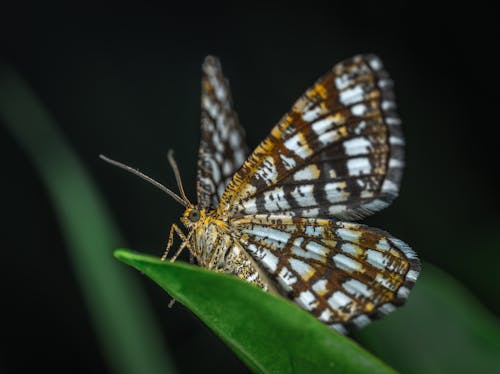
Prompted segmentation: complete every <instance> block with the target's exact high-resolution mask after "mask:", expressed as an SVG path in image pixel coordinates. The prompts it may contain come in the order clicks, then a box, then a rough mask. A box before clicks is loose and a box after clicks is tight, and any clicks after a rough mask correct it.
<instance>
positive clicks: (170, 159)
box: [167, 149, 191, 204]
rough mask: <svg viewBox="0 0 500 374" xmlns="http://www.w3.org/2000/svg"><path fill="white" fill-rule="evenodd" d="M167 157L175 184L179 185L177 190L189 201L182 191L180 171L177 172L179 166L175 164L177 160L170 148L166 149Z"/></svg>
mask: <svg viewBox="0 0 500 374" xmlns="http://www.w3.org/2000/svg"><path fill="white" fill-rule="evenodd" d="M167 157H168V162H169V163H170V166H171V167H172V169H173V171H174V175H175V180H176V181H177V186H178V187H179V191H180V193H181V196H182V198H183V199H184V200H186V201H187V202H188V203H189V199H188V198H187V197H186V194H185V193H184V187H183V186H182V179H181V173H180V172H179V167H178V166H177V162H175V159H174V151H173V149H170V150H169V151H168V154H167ZM189 204H191V203H189Z"/></svg>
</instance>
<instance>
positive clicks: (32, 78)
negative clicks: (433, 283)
mask: <svg viewBox="0 0 500 374" xmlns="http://www.w3.org/2000/svg"><path fill="white" fill-rule="evenodd" d="M495 29H496V27H495V20H493V14H492V13H491V11H489V10H488V9H484V8H481V7H480V6H479V5H476V6H475V7H474V8H472V9H471V8H470V7H469V8H459V7H456V6H454V7H450V8H446V9H444V8H443V9H439V8H437V7H436V5H435V4H427V5H421V6H419V7H417V6H413V7H411V8H410V7H408V6H404V5H392V6H389V5H385V6H381V5H380V4H379V2H372V3H371V4H363V5H362V4H360V3H351V2H343V3H341V4H334V3H330V5H328V6H325V5H317V6H313V5H312V4H311V5H310V6H306V7H304V6H303V7H292V6H287V7H286V8H282V7H278V6H265V7H264V6H263V7H253V8H251V9H250V8H249V9H244V8H241V7H236V6H229V7H227V6H226V7H222V6H216V5H215V4H213V5H212V4H205V6H204V7H201V8H200V7H199V6H198V5H195V4H187V3H186V4H176V7H173V6H167V5H166V4H163V3H160V2H158V3H156V2H140V3H139V2H137V3H133V4H132V3H129V4H125V3H121V4H120V5H119V6H116V7H104V6H99V7H97V6H96V7H90V6H88V5H87V6H83V5H82V6H80V7H79V6H76V5H71V7H69V6H67V5H66V6H64V5H62V4H57V5H52V6H50V5H48V4H45V3H43V4H42V2H40V4H38V5H29V4H26V5H22V6H19V7H17V8H16V9H13V8H10V9H5V8H4V9H3V11H2V12H0V42H1V56H2V59H3V60H4V61H5V62H8V63H10V64H11V65H13V66H14V67H15V68H16V69H17V70H18V71H19V73H20V74H21V75H22V76H23V77H24V78H25V79H26V80H27V81H28V83H29V84H30V85H31V86H32V88H33V90H34V91H35V93H36V94H37V95H38V96H39V97H40V98H41V100H42V102H43V103H44V105H45V106H46V107H47V108H48V110H49V111H50V112H51V114H52V115H53V116H54V117H55V119H56V120H57V122H58V124H59V126H60V128H61V130H62V131H63V133H64V134H65V135H66V137H67V138H68V140H69V142H70V144H71V145H72V146H73V147H74V149H75V150H76V151H77V153H78V154H79V156H80V157H81V159H82V160H83V161H84V163H85V164H86V166H87V167H88V169H89V171H90V172H91V174H92V175H93V177H95V180H96V181H97V183H98V186H99V187H100V189H101V191H102V192H103V193H104V194H105V197H106V200H107V202H108V204H109V207H110V208H111V211H112V212H113V213H114V216H115V217H116V220H117V222H118V224H119V226H120V228H121V229H122V231H123V232H124V233H125V234H126V237H127V240H128V241H129V246H130V247H131V248H136V249H140V250H142V251H145V252H149V253H153V254H156V255H160V254H161V252H162V249H163V247H164V244H165V242H166V239H167V234H168V228H169V225H170V224H171V223H173V222H175V221H176V219H177V217H178V216H179V215H180V213H181V212H182V209H181V207H180V206H178V205H177V204H176V203H175V202H174V201H173V200H170V199H168V198H165V197H164V195H162V194H161V193H159V192H157V191H155V190H154V189H153V188H152V187H151V186H148V185H146V184H144V183H142V182H140V181H138V180H135V179H133V178H131V177H129V176H125V175H123V174H121V173H120V172H118V171H116V170H113V169H111V168H110V167H108V166H107V165H105V164H104V163H102V162H101V161H99V160H98V159H97V155H98V154H99V153H106V154H108V155H110V156H112V157H114V158H117V159H119V160H122V161H124V162H127V163H130V164H132V165H133V166H137V167H140V168H141V170H143V171H146V172H147V173H149V174H150V175H152V176H154V177H156V178H158V179H159V180H160V181H162V182H163V183H165V184H166V185H167V186H172V187H173V186H174V179H173V176H172V173H171V171H170V170H169V168H168V166H167V162H166V157H165V156H166V152H167V150H168V149H169V148H174V149H175V150H176V157H177V160H178V163H179V165H180V169H181V171H182V174H183V179H184V184H185V186H186V189H187V193H188V195H189V196H194V192H195V191H194V182H195V173H196V169H195V165H196V151H197V146H198V140H199V138H198V137H199V134H198V128H199V99H200V98H199V90H200V89H199V87H200V64H201V62H202V60H203V58H204V56H205V55H207V54H215V55H217V56H219V57H220V58H221V61H222V64H223V67H224V71H225V74H226V76H228V78H229V79H230V81H231V87H232V91H233V98H234V101H235V106H236V109H237V110H238V112H239V115H240V120H241V122H242V124H243V126H244V127H245V129H246V131H247V139H248V143H249V145H250V146H251V147H254V146H255V145H256V144H257V143H258V142H259V141H260V140H262V139H263V138H264V137H265V136H266V135H267V133H268V132H269V130H270V129H271V127H272V126H273V124H274V123H276V121H277V120H278V119H279V118H280V117H281V115H282V114H283V113H285V112H286V111H287V110H288V109H289V107H290V106H291V104H292V103H293V101H294V100H295V99H296V98H297V97H298V96H299V95H300V94H302V92H303V91H304V90H305V89H306V88H307V87H308V86H309V85H310V84H312V83H313V82H314V80H315V79H316V78H318V77H319V76H320V75H321V74H323V73H324V72H325V71H326V70H327V69H329V68H330V67H331V66H332V65H333V64H334V63H336V62H338V61H340V60H342V59H344V58H347V57H350V56H352V55H354V54H358V53H365V52H373V53H376V54H378V55H379V56H380V57H381V58H382V59H383V61H384V62H385V66H386V68H387V70H388V71H389V72H390V74H391V76H392V78H393V79H394V81H395V83H396V94H397V101H398V105H399V112H400V115H401V117H402V118H403V121H404V131H405V136H406V139H407V156H406V157H407V168H406V170H405V176H404V180H403V186H402V190H401V194H400V197H399V198H398V200H397V201H396V202H395V203H394V204H393V206H391V207H390V208H388V209H386V210H384V211H383V212H381V213H379V214H377V215H376V216H374V217H370V218H369V219H368V220H367V223H369V224H370V225H372V226H376V227H380V228H383V229H385V230H388V231H390V232H391V233H392V234H394V235H395V236H397V237H400V238H401V239H403V240H405V241H406V242H408V243H410V244H411V245H412V247H413V248H414V249H415V250H416V251H417V252H418V253H419V255H420V256H421V258H423V259H424V260H426V261H429V262H432V263H434V264H436V265H438V266H439V267H441V268H442V269H444V270H446V271H448V272H449V273H451V274H452V275H453V276H454V277H455V278H457V279H459V280H460V281H461V282H462V283H463V284H464V285H465V286H466V287H467V288H468V289H469V290H470V291H472V292H473V293H474V294H475V295H476V297H477V298H478V299H479V300H480V301H481V302H482V303H483V304H485V305H486V306H487V307H489V308H490V309H491V310H492V311H493V312H495V313H497V314H498V313H499V312H500V300H499V299H498V287H499V286H500V276H499V272H498V270H497V267H498V264H499V263H500V261H499V260H500V256H499V254H498V249H499V248H498V247H499V246H498V244H497V243H500V241H499V240H498V239H497V235H498V234H499V233H498V231H497V228H498V227H499V226H498V223H499V219H498V208H499V205H500V204H499V202H498V192H497V191H498V184H497V181H498V165H497V160H498V156H497V148H498V144H497V143H498V140H497V136H496V129H497V127H498V115H497V112H496V109H497V107H498V101H497V97H496V91H497V89H498V85H497V80H498V78H497V75H498V73H497V72H498V64H499V63H498V58H497V57H494V56H493V54H494V53H495V52H496V49H497V48H498V43H497V42H496V40H495V38H494V32H495V31H496V30H495ZM0 150H1V153H2V159H1V160H2V166H3V169H4V170H3V172H2V174H3V176H4V177H3V178H2V200H3V202H2V210H1V212H2V218H3V219H4V221H5V223H4V224H3V225H2V227H3V228H4V229H3V230H2V242H3V245H2V256H1V258H2V260H1V264H2V267H1V269H2V271H1V284H0V291H1V300H2V302H1V310H2V332H1V343H2V349H1V351H0V371H4V370H5V371H7V372H19V371H23V370H26V369H28V368H30V367H31V365H36V367H37V368H39V369H40V370H42V369H50V370H51V371H56V370H64V371H70V372H107V370H108V369H107V367H106V363H105V361H104V358H103V356H102V354H101V353H100V351H99V348H98V346H97V340H96V337H95V335H94V334H93V332H92V330H91V327H90V322H89V320H88V316H87V313H86V310H85V305H84V303H83V299H82V297H81V295H80V293H79V289H78V285H77V283H76V279H75V276H74V274H73V272H72V269H71V266H70V264H69V260H68V257H67V252H66V249H65V247H64V244H63V241H62V237H61V233H60V231H59V228H58V224H57V222H56V218H55V215H54V211H53V208H52V206H51V204H50V202H49V201H48V195H47V191H46V190H45V189H44V187H43V185H42V184H41V181H40V179H39V177H38V176H37V175H36V173H35V170H34V169H33V166H32V165H31V164H30V162H29V160H28V159H27V158H26V156H25V155H24V154H23V152H22V151H21V149H20V148H19V147H18V146H17V145H16V144H15V143H14V142H13V141H12V139H11V138H10V136H9V135H8V134H7V133H6V131H5V129H4V128H3V127H0ZM117 266H121V265H120V264H118V263H117ZM20 270H22V271H20ZM142 283H143V284H144V289H145V290H146V292H147V293H148V296H149V297H150V298H151V300H152V302H153V304H154V308H155V311H156V313H157V315H158V319H159V320H160V321H161V323H162V326H159V328H161V329H162V331H165V339H166V340H167V342H168V345H169V346H170V348H171V351H172V352H171V353H172V356H173V357H174V360H175V364H176V366H177V368H178V369H179V370H180V371H181V372H192V371H195V370H201V369H203V370H207V371H211V370H218V371H221V372H230V371H244V370H246V369H245V367H244V366H243V364H241V363H240V362H239V361H238V359H237V358H235V356H234V355H233V354H232V353H231V351H230V350H229V349H227V348H226V347H225V346H224V345H223V343H221V342H220V341H219V339H218V338H217V337H215V336H214V335H213V333H211V332H210V331H209V330H208V329H207V328H206V327H204V326H203V325H202V323H201V322H198V321H197V320H196V319H195V317H193V316H192V315H191V314H190V313H189V312H188V311H187V310H186V309H184V308H183V307H182V306H176V307H175V308H173V309H172V310H169V309H168V308H167V304H168V298H166V297H165V294H164V293H163V292H162V291H161V290H159V289H158V287H156V286H155V285H154V284H153V283H152V282H150V281H147V280H146V279H142ZM193 352H194V355H195V357H196V359H193V358H192V357H193Z"/></svg>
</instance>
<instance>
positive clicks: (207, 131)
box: [101, 55, 420, 334]
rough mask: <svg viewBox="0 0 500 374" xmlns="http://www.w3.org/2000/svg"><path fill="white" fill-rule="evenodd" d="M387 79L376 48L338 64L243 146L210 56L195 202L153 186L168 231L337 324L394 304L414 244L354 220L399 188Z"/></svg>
mask: <svg viewBox="0 0 500 374" xmlns="http://www.w3.org/2000/svg"><path fill="white" fill-rule="evenodd" d="M392 87H393V82H392V80H391V79H390V78H389V76H388V74H387V72H386V71H385V70H384V68H383V65H382V62H381V60H380V59H379V58H378V57H376V56H375V55H358V56H355V57H353V58H351V59H348V60H345V61H343V62H340V63H338V64H337V65H335V66H334V67H333V68H332V69H331V70H330V71H328V72H327V73H326V74H325V75H324V76H323V77H321V78H320V79H319V80H317V81H316V83H315V84H314V85H313V86H312V87H311V88H309V89H308V90H307V91H306V92H305V93H304V94H303V95H302V96H301V97H300V98H299V99H298V100H297V101H296V102H295V104H294V105H293V107H292V109H291V110H290V111H289V112H288V113H286V114H285V115H284V116H283V117H282V118H281V120H280V121H279V122H278V124H277V125H276V126H275V127H274V128H273V129H272V130H271V133H270V134H269V136H268V137H267V138H266V139H264V141H262V143H260V144H259V145H258V147H257V148H256V149H255V150H254V151H253V152H252V153H250V154H249V152H248V147H247V146H246V144H245V139H244V137H245V136H244V131H243V128H242V127H241V125H240V123H239V120H238V116H237V114H236V112H235V111H234V109H233V104H232V98H231V93H230V89H229V83H228V81H227V79H226V78H225V77H224V76H223V73H222V69H221V65H220V63H219V61H218V59H217V58H215V57H213V56H208V57H206V59H205V61H204V63H203V65H202V90H201V142H200V147H199V154H198V174H197V200H196V203H192V202H191V201H190V200H189V199H188V198H187V196H186V194H185V193H184V189H183V187H182V183H181V177H180V173H179V170H178V167H177V164H176V162H175V160H174V158H173V155H172V153H171V152H169V155H168V158H169V161H170V164H171V166H172V168H173V170H174V174H175V176H176V180H177V185H178V188H179V192H180V195H177V194H175V193H174V192H172V191H171V190H169V189H168V188H166V187H165V186H163V185H161V184H160V183H158V182H156V181H155V180H153V179H151V178H150V177H147V176H145V175H144V174H142V173H140V172H139V171H137V170H135V169H132V168H131V167H129V166H126V165H124V164H121V163H119V162H116V161H114V160H111V159H108V158H106V157H104V156H101V157H102V158H103V159H105V160H106V161H108V162H110V163H112V164H114V165H116V166H119V167H121V168H124V169H125V170H127V171H130V172H132V173H134V174H136V175H138V176H140V177H142V178H144V179H146V180H148V181H149V182H151V183H153V184H154V185H156V186H157V187H159V188H161V189H162V190H163V191H165V192H166V193H167V194H169V195H170V196H171V197H173V198H174V199H175V200H176V201H177V202H179V203H180V204H181V205H183V206H184V208H185V210H184V213H183V215H182V216H181V217H180V222H181V223H182V225H183V226H184V231H183V229H181V228H180V227H179V226H178V225H177V224H173V225H172V226H171V228H170V232H169V236H168V242H167V247H166V251H165V253H164V255H163V257H162V258H163V259H166V258H167V257H168V255H169V250H170V248H171V247H172V244H173V239H174V235H178V236H179V238H180V240H181V244H180V246H179V248H178V249H177V251H176V252H175V253H174V254H173V255H172V256H171V257H170V261H175V259H176V258H177V256H178V255H179V254H180V253H181V251H182V250H183V249H185V248H187V249H188V250H189V251H190V254H191V256H192V257H193V258H194V259H195V260H196V262H197V263H198V264H199V265H200V266H203V267H205V268H207V269H210V270H213V271H217V272H223V273H228V274H232V275H234V276H236V277H238V278H240V279H243V280H245V281H247V282H250V283H252V284H254V285H256V286H258V287H260V288H262V289H263V290H264V291H267V292H272V293H274V294H277V295H281V296H284V297H286V298H289V299H291V300H293V301H294V302H295V303H297V304H298V305H299V306H300V307H302V308H303V309H305V310H306V311H308V312H309V313H311V314H312V315H314V316H315V317H317V318H318V319H319V320H320V321H322V322H323V323H325V324H327V325H328V326H330V327H331V328H333V329H334V330H336V331H338V332H340V333H343V334H345V333H348V331H350V330H351V329H352V328H361V327H363V326H365V325H366V324H368V323H369V322H370V321H371V320H372V319H375V318H379V317H381V316H383V315H386V314H388V313H390V312H392V311H393V310H395V309H396V307H397V306H400V305H402V304H403V303H404V302H405V301H406V299H407V298H408V295H409V292H410V289H411V288H412V286H413V285H414V283H415V281H416V280H417V277H418V275H419V271H420V262H419V260H418V257H417V255H416V254H415V252H414V251H413V250H412V249H410V247H409V246H408V245H407V244H405V243H404V242H403V241H401V240H399V239H396V238H394V237H393V236H391V235H390V234H388V233H387V232H384V231H382V230H379V229H375V228H371V227H368V226H365V225H361V224H358V223H355V222H354V221H356V220H359V219H361V218H363V217H366V216H368V215H370V214H372V213H374V212H377V211H379V210H381V209H383V208H385V207H387V206H388V205H389V204H390V203H391V202H392V201H393V200H394V198H395V197H396V196H397V194H398V190H399V185H400V179H401V175H402V170H403V166H404V159H403V147H404V139H403V134H402V131H401V121H400V119H399V117H398V115H397V113H396V104H395V99H394V94H393V90H392Z"/></svg>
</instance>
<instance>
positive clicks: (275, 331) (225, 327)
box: [115, 249, 394, 373]
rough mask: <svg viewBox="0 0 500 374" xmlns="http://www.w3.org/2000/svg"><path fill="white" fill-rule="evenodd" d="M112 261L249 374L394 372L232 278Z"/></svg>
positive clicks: (133, 256)
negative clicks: (181, 308)
mask: <svg viewBox="0 0 500 374" xmlns="http://www.w3.org/2000/svg"><path fill="white" fill-rule="evenodd" d="M115 257H116V258H117V259H119V260H120V261H123V262H124V263H126V264H128V265H131V266H133V267H134V268H136V269H137V270H139V271H141V272H143V273H144V274H146V275H147V276H148V277H150V278H151V279H152V280H154V281H155V282H156V283H157V284H158V285H160V286H161V287H162V288H163V289H164V290H166V291H167V292H168V293H169V294H171V295H172V296H173V297H174V298H175V299H176V300H178V301H179V302H180V303H182V304H184V305H185V306H187V307H188V308H189V309H190V310H191V311H192V312H193V313H194V314H196V315H197V316H198V317H199V318H200V319H201V320H202V321H204V322H205V323H206V324H207V325H208V326H209V327H210V328H211V329H212V330H213V331H215V332H216V333H217V334H218V335H219V336H220V337H221V338H222V339H223V340H224V341H225V342H226V343H227V345H228V346H230V347H231V348H232V349H233V350H234V351H235V352H236V354H237V355H238V356H239V357H240V358H241V359H242V360H243V361H244V362H245V363H246V364H247V365H248V366H249V367H250V368H251V369H252V370H254V371H255V372H261V373H293V372H296V373H332V372H335V373H393V372H394V371H393V370H392V369H391V368H389V367H388V366H386V365H385V364H383V363H382V362H381V361H379V360H378V359H377V358H375V357H374V356H372V355H371V354H370V353H368V352H366V351H365V350H364V349H363V348H361V347H360V346H359V345H357V344H356V343H354V342H353V341H352V340H350V339H348V338H346V337H344V336H342V335H340V334H338V333H336V332H334V331H332V330H330V329H329V328H328V327H326V326H325V325H323V324H322V323H321V322H318V321H317V320H316V319H315V318H314V317H312V316H310V315H309V314H308V313H306V312H304V311H303V310H301V309H300V308H298V307H297V306H295V305H294V304H292V303H291V302H289V301H287V300H285V299H282V298H279V297H275V296H273V295H270V294H267V293H265V292H262V291H261V290H260V289H258V288H257V287H255V286H253V285H250V284H248V283H246V282H243V281H241V280H238V279H236V278H235V277H232V276H228V275H225V274H221V273H216V272H213V271H208V270H205V269H202V268H200V267H195V266H190V265H187V264H184V263H181V262H179V263H170V262H162V261H160V260H159V259H157V258H155V257H151V256H147V255H142V254H138V253H134V252H130V251H127V250H124V249H120V250H117V251H115Z"/></svg>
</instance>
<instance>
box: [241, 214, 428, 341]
mask: <svg viewBox="0 0 500 374" xmlns="http://www.w3.org/2000/svg"><path fill="white" fill-rule="evenodd" d="M234 224H236V225H238V227H239V229H240V230H241V232H242V236H241V239H240V241H241V243H243V245H244V248H245V250H247V251H248V252H249V253H250V254H251V255H252V256H253V257H254V258H255V259H256V261H257V262H258V264H259V265H260V266H262V267H263V268H264V269H266V270H267V271H268V272H269V273H270V274H271V275H272V278H273V279H275V280H276V282H277V284H278V286H279V288H280V289H281V290H282V291H283V293H284V294H285V295H286V296H288V297H289V298H291V299H292V300H294V301H295V302H296V303H297V304H299V305H300V306H301V307H302V308H304V309H305V310H307V311H309V312H310V313H312V314H313V315H315V316H316V317H317V318H318V319H320V320H321V321H322V322H324V323H326V324H328V325H330V326H331V327H333V328H335V329H336V330H338V331H340V332H343V333H345V332H346V329H345V328H344V326H346V327H350V326H352V327H358V328H359V327H363V326H364V325H366V324H367V323H369V322H370V321H371V319H373V318H378V317H380V316H381V315H384V314H387V313H389V312H391V311H392V310H394V309H395V307H396V306H398V305H401V304H402V303H404V301H405V300H406V298H407V297H408V293H409V291H410V289H411V287H412V286H413V284H414V283H415V281H416V278H417V276H418V273H419V270H420V265H419V261H418V259H417V257H416V254H415V253H414V252H413V251H412V250H411V249H410V248H409V247H408V246H407V245H406V244H405V243H403V242H402V241H400V240H398V239H395V238H393V237H392V236H390V234H388V233H386V232H383V231H381V230H377V229H373V228H370V227H367V226H364V225H359V224H354V223H346V222H338V221H337V222H336V221H332V220H327V219H314V218H298V217H290V216H286V215H255V216H248V217H243V218H240V219H237V220H235V221H234Z"/></svg>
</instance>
